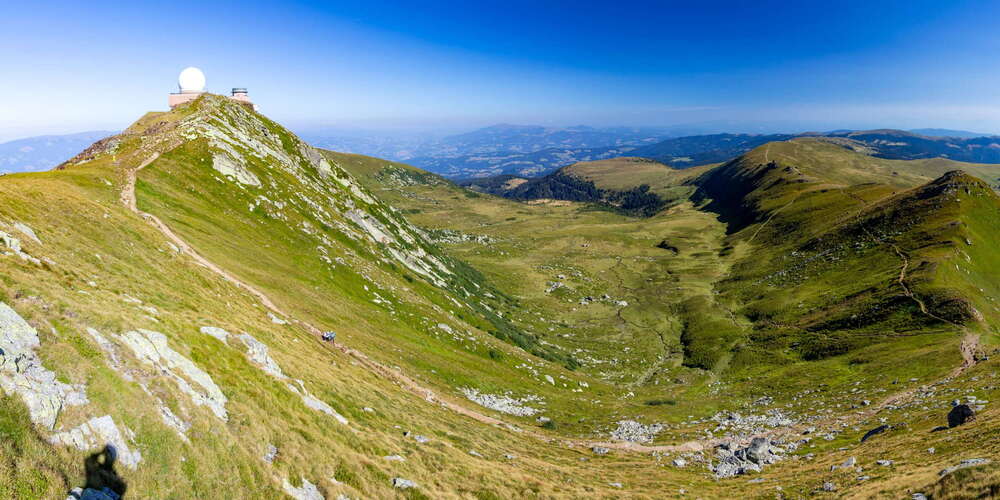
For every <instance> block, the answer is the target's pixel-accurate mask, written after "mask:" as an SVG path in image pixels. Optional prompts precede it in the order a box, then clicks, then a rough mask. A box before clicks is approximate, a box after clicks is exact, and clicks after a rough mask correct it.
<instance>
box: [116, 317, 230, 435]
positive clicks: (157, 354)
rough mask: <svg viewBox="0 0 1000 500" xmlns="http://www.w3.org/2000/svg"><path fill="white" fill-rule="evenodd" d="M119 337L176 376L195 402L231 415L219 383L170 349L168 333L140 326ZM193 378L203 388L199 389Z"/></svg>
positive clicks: (145, 359)
mask: <svg viewBox="0 0 1000 500" xmlns="http://www.w3.org/2000/svg"><path fill="white" fill-rule="evenodd" d="M119 338H120V339H121V341H122V343H124V344H125V345H127V346H128V347H129V348H130V349H132V351H133V352H134V353H135V355H136V357H137V358H139V359H140V360H142V361H143V362H145V363H146V364H148V365H151V366H153V367H155V368H157V369H158V370H160V371H161V373H163V374H164V375H166V376H167V377H169V378H171V379H173V380H174V382H175V383H176V384H177V386H178V388H180V390H181V392H183V393H185V394H187V395H188V396H190V398H191V401H193V402H194V404H196V405H199V406H207V407H208V408H209V409H210V410H211V411H212V413H214V414H215V416H217V417H219V418H220V419H222V420H228V419H229V415H228V414H227V412H226V402H227V399H226V396H225V394H223V393H222V390H221V389H219V386H218V385H216V384H215V382H214V381H213V380H212V377H210V376H209V375H208V374H207V373H205V372H204V371H203V370H202V369H201V368H198V367H197V366H196V365H195V364H194V363H192V362H191V360H189V359H187V358H185V357H184V356H181V355H180V353H178V352H177V351H175V350H173V349H171V348H170V346H168V345H167V337H166V336H165V335H163V334H162V333H159V332H153V331H149V330H138V331H132V332H126V333H124V334H123V335H121V336H120V337H119ZM189 380H190V382H189ZM191 382H193V383H194V385H196V386H198V387H200V389H196V388H195V387H194V386H193V385H192V384H191Z"/></svg>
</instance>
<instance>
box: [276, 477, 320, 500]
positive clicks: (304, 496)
mask: <svg viewBox="0 0 1000 500" xmlns="http://www.w3.org/2000/svg"><path fill="white" fill-rule="evenodd" d="M281 487H282V488H283V489H284V490H285V493H288V496H290V497H292V498H294V499H295V500H324V498H323V494H322V493H320V492H319V488H317V487H316V485H315V484H312V483H310V482H309V480H308V479H306V478H302V486H299V487H298V488H296V487H295V486H292V483H289V482H288V480H287V479H285V480H284V483H282V485H281Z"/></svg>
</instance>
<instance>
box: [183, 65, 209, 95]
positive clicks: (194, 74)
mask: <svg viewBox="0 0 1000 500" xmlns="http://www.w3.org/2000/svg"><path fill="white" fill-rule="evenodd" d="M177 85H178V86H179V87H180V88H181V92H204V91H205V73H202V72H201V70H200V69H198V68H195V67H194V66H192V67H189V68H184V71H181V75H180V76H179V77H177Z"/></svg>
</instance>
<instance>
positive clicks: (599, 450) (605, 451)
mask: <svg viewBox="0 0 1000 500" xmlns="http://www.w3.org/2000/svg"><path fill="white" fill-rule="evenodd" d="M591 450H592V451H593V452H594V454H596V455H607V454H608V452H609V451H611V450H609V449H607V448H603V447H601V446H595V447H593V448H591Z"/></svg>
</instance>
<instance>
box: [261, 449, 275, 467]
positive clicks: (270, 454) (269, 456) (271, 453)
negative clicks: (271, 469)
mask: <svg viewBox="0 0 1000 500" xmlns="http://www.w3.org/2000/svg"><path fill="white" fill-rule="evenodd" d="M262 458H263V460H264V462H267V463H269V464H270V463H274V459H275V458H278V447H277V446H275V445H273V444H269V445H267V452H266V453H264V456H263V457H262Z"/></svg>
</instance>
